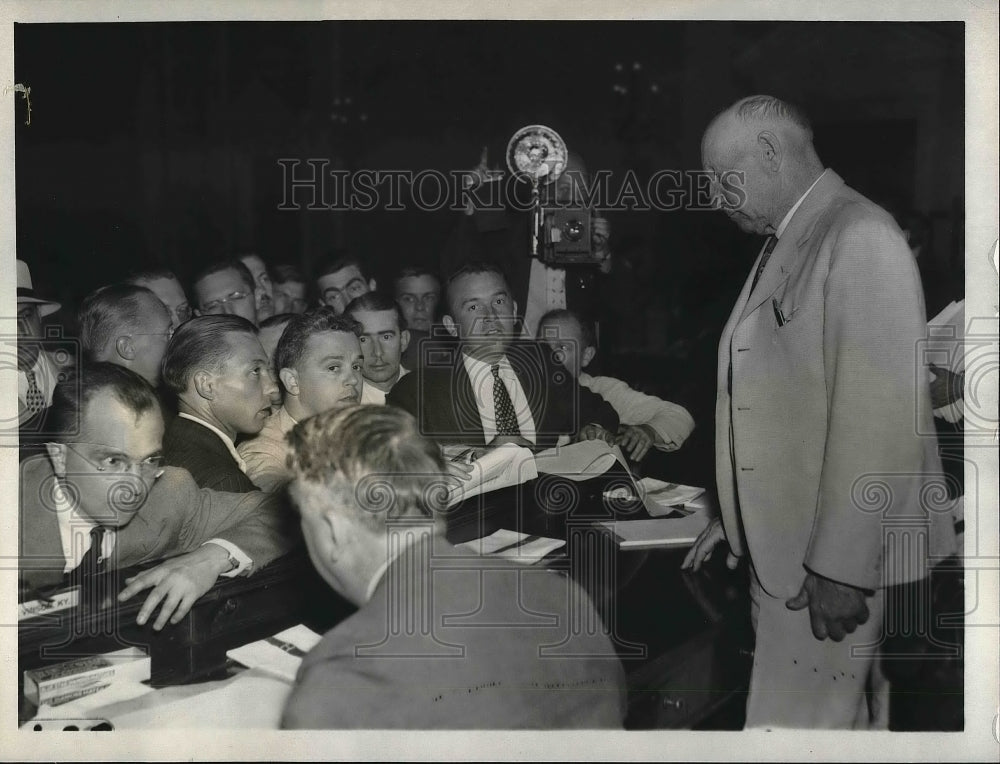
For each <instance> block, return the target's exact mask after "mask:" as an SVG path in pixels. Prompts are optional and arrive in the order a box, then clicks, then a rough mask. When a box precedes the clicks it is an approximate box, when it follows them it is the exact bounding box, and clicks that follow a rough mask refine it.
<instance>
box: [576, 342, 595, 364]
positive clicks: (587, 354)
mask: <svg viewBox="0 0 1000 764" xmlns="http://www.w3.org/2000/svg"><path fill="white" fill-rule="evenodd" d="M595 355H597V348H595V347H594V346H593V345H587V347H585V348H584V349H583V353H581V354H580V368H581V369H586V368H587V366H588V365H590V362H591V361H593V360H594V356H595Z"/></svg>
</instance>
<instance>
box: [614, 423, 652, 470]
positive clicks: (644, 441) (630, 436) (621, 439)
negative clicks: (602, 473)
mask: <svg viewBox="0 0 1000 764" xmlns="http://www.w3.org/2000/svg"><path fill="white" fill-rule="evenodd" d="M659 439H660V436H659V435H658V434H657V432H656V430H654V429H653V428H652V427H650V426H649V425H648V424H640V425H628V426H627V427H622V428H621V429H620V430H619V431H618V436H617V437H616V438H615V444H616V445H619V446H621V449H622V451H624V452H625V453H626V454H627V455H628V457H629V458H630V459H631V460H632V461H635V462H640V461H642V459H643V457H644V456H645V455H646V454H647V453H648V452H649V449H650V447H651V446H653V445H654V444H655V443H656V442H657V441H658V440H659Z"/></svg>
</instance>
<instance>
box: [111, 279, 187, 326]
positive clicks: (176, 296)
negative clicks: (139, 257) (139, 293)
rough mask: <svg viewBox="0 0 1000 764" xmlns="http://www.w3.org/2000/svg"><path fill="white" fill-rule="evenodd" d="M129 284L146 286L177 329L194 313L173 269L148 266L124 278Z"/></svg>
mask: <svg viewBox="0 0 1000 764" xmlns="http://www.w3.org/2000/svg"><path fill="white" fill-rule="evenodd" d="M126 282H127V283H129V284H135V285H136V286H141V287H146V289H148V290H149V291H150V292H152V293H153V294H155V295H156V297H157V298H158V299H159V301H160V302H162V303H163V307H165V308H166V309H167V312H168V313H169V314H170V325H171V326H172V327H173V328H174V329H177V327H178V326H180V325H181V324H183V323H184V322H185V321H187V320H188V319H189V318H191V317H192V316H193V315H194V312H193V311H192V310H191V304H190V302H189V301H188V298H187V295H186V294H184V287H183V286H181V282H180V280H179V279H178V278H177V276H175V275H174V272H173V271H170V270H167V269H166V268H150V269H148V270H141V271H135V272H133V273H132V274H130V275H129V277H128V278H127V279H126Z"/></svg>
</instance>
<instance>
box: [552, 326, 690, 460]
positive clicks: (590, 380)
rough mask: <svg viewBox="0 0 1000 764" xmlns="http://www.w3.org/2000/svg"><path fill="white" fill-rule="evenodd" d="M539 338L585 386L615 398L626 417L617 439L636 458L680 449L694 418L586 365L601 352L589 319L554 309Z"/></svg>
mask: <svg viewBox="0 0 1000 764" xmlns="http://www.w3.org/2000/svg"><path fill="white" fill-rule="evenodd" d="M538 339H539V340H540V341H542V342H544V343H545V344H547V345H548V346H549V347H550V348H551V349H552V352H553V354H554V356H555V357H556V360H557V362H559V363H561V364H562V365H563V366H564V367H565V369H566V371H568V372H569V373H570V374H572V375H573V377H574V378H575V379H576V380H577V381H579V383H580V384H581V385H583V386H584V387H586V388H588V389H589V390H593V391H594V392H595V393H597V394H598V395H600V396H601V397H602V398H604V400H606V401H607V402H608V403H610V404H611V405H612V406H613V407H614V409H615V411H617V412H618V418H619V420H620V421H621V429H619V431H618V436H617V437H616V438H615V443H617V444H618V445H620V446H621V447H622V450H623V451H624V452H625V453H626V454H627V455H628V456H629V458H631V459H633V460H635V461H641V460H642V458H643V457H644V456H645V455H646V453H647V452H648V451H649V448H650V446H655V447H656V448H658V449H660V450H661V451H675V450H677V449H678V448H680V447H681V444H682V443H683V442H684V441H685V440H686V439H687V436H688V435H690V434H691V431H692V430H693V429H694V419H692V418H691V415H690V414H689V413H688V411H687V409H685V408H684V407H683V406H678V405H677V404H676V403H670V402H669V401H665V400H661V399H660V398H657V397H655V396H653V395H646V394H645V393H640V392H639V391H638V390H633V389H632V388H631V387H629V386H628V385H627V384H625V383H624V382H622V381H621V380H620V379H614V378H613V377H592V376H590V375H589V374H587V373H586V372H585V371H583V369H585V368H586V367H587V366H588V365H589V364H590V362H591V361H593V360H594V356H595V355H596V354H597V342H596V340H595V337H594V330H593V327H592V326H591V324H590V322H589V321H584V320H582V319H581V318H580V317H579V316H578V315H577V314H576V313H574V312H573V311H570V310H552V311H549V312H548V313H546V314H545V315H544V316H542V318H541V320H540V321H539V323H538Z"/></svg>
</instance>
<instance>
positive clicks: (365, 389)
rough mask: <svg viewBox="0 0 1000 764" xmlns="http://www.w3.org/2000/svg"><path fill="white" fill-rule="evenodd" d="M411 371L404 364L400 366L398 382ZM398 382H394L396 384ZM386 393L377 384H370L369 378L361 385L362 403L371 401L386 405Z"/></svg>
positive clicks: (377, 404)
mask: <svg viewBox="0 0 1000 764" xmlns="http://www.w3.org/2000/svg"><path fill="white" fill-rule="evenodd" d="M409 373H410V370H409V369H406V368H404V367H403V366H402V365H401V366H400V367H399V376H398V377H396V382H399V380H401V379H402V378H403V377H405V376H406V375H407V374H409ZM396 382H393V383H392V384H393V385H395V384H396ZM385 396H386V393H384V392H382V391H381V390H379V389H378V388H377V387H375V385H373V384H370V383H369V382H368V380H365V383H364V384H363V385H362V386H361V403H371V404H373V405H375V406H384V405H385Z"/></svg>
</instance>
